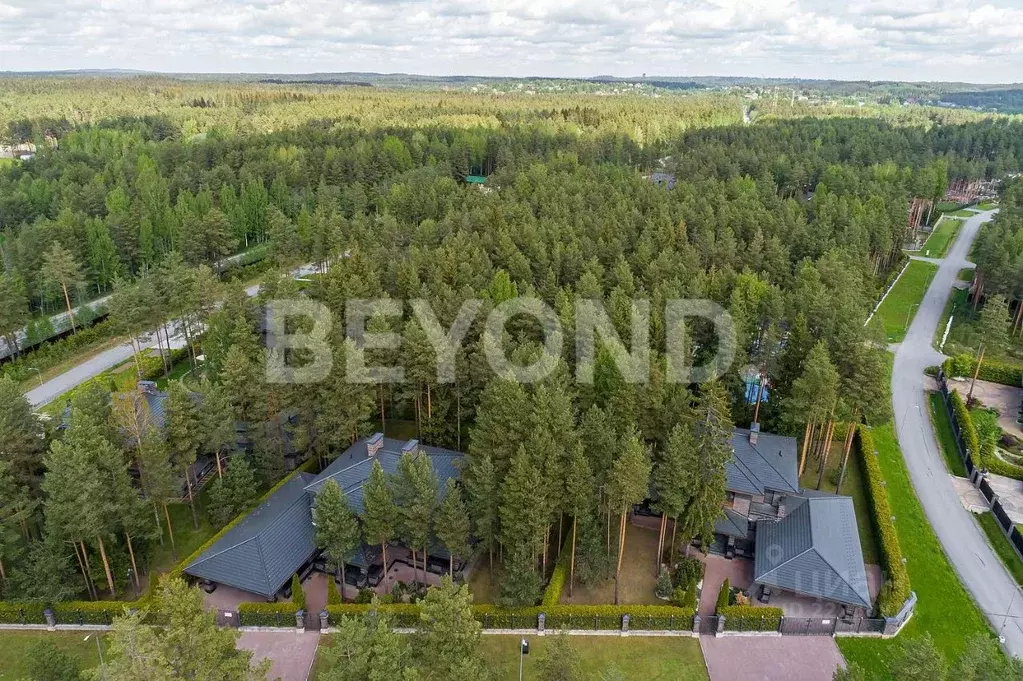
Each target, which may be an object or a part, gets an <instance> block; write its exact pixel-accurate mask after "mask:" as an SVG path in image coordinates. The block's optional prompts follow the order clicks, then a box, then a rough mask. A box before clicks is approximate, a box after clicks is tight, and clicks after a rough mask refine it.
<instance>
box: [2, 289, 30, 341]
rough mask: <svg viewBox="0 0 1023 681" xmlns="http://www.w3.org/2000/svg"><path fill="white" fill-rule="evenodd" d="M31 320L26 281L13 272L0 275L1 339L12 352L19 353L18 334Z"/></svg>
mask: <svg viewBox="0 0 1023 681" xmlns="http://www.w3.org/2000/svg"><path fill="white" fill-rule="evenodd" d="M31 319H32V315H31V313H30V312H29V308H28V293H27V292H26V290H25V280H24V279H22V278H21V277H20V276H18V275H17V274H14V273H11V272H4V273H3V274H0V338H2V339H3V340H4V342H5V343H7V347H8V348H9V349H10V350H11V351H12V352H14V353H17V352H19V347H18V334H19V333H20V332H21V330H22V329H24V328H25V327H26V326H28V323H29V322H30V321H31Z"/></svg>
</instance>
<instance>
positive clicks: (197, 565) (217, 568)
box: [184, 438, 462, 598]
mask: <svg viewBox="0 0 1023 681" xmlns="http://www.w3.org/2000/svg"><path fill="white" fill-rule="evenodd" d="M366 442H367V441H366V440H360V441H359V442H356V443H355V444H354V445H352V446H351V447H349V448H348V449H347V450H346V451H345V452H344V453H343V454H342V455H341V456H339V457H338V458H337V459H335V460H334V461H333V462H332V463H331V464H330V465H329V466H327V468H326V469H324V470H323V472H322V473H320V474H319V475H315V476H314V475H312V474H309V473H299V474H298V475H296V476H295V477H294V478H292V479H291V480H289V481H288V482H287V483H286V484H285V485H283V486H282V487H281V488H280V489H279V490H277V491H276V492H274V494H273V495H272V496H270V498H268V499H267V500H266V501H264V502H263V503H262V504H260V506H259V507H258V508H257V509H256V510H254V511H253V512H252V513H250V514H249V515H248V516H247V517H246V518H245V520H243V521H242V522H241V523H239V524H238V525H236V526H235V527H233V528H231V530H230V531H228V532H227V533H226V534H225V535H224V536H223V537H221V538H220V539H219V540H218V541H217V542H216V543H215V544H214V545H213V546H211V547H210V548H209V549H207V550H206V551H205V552H203V554H202V555H201V556H199V558H197V559H196V560H195V561H194V562H193V563H192V564H191V565H189V566H188V567H186V568H185V570H184V571H185V573H186V574H189V575H192V576H193V577H198V578H200V579H208V580H210V581H212V582H217V583H218V584H227V585H228V586H233V587H236V588H238V589H242V590H244V591H251V592H252V593H257V594H260V595H262V596H265V597H267V598H270V597H272V596H273V595H274V594H276V593H277V592H278V591H279V590H280V588H281V587H282V586H284V584H285V583H286V582H287V581H288V580H289V579H291V575H293V574H294V573H295V572H296V571H297V570H298V569H299V568H301V567H302V565H304V564H305V563H306V562H307V561H309V560H311V559H312V558H313V557H314V556H315V555H316V552H317V547H316V530H315V528H314V527H313V524H312V523H313V520H312V505H313V502H314V500H315V498H316V492H317V491H319V489H320V488H321V487H322V486H323V484H324V483H325V482H326V481H327V480H329V479H334V480H337V482H338V484H339V485H340V487H341V489H342V490H343V491H344V492H345V496H346V497H347V499H348V504H349V506H351V508H352V510H353V511H354V512H356V513H362V494H363V486H364V485H365V483H366V480H367V479H368V478H369V472H370V470H372V467H373V459H374V458H375V459H378V460H379V461H380V464H381V466H382V467H383V469H384V472H385V473H387V474H389V475H393V474H396V473H397V472H398V460H399V459H400V458H401V454H402V448H403V447H404V446H405V445H406V444H407V442H406V441H404V440H394V439H391V438H383V444H382V446H381V448H380V451H379V452H377V454H376V455H375V456H373V457H371V456H370V455H369V451H368V449H367V447H366ZM419 451H420V452H421V453H423V454H426V455H427V456H428V457H429V459H430V463H431V464H432V465H433V470H434V472H435V473H436V474H437V478H438V480H439V482H440V484H439V486H438V498H439V499H440V498H443V495H444V491H445V484H444V483H445V481H446V480H447V479H448V478H455V479H458V477H459V470H458V462H459V461H460V459H461V457H462V455H461V454H459V453H458V452H453V451H451V450H447V449H441V448H439V447H427V446H424V445H420V446H419ZM374 550H379V547H376V548H373V547H363V550H362V551H361V552H360V555H358V556H356V557H354V558H353V561H354V562H353V563H352V564H355V565H359V564H360V561H363V562H365V563H366V564H368V563H369V562H370V561H371V560H373V559H375V558H371V556H372V553H373V551H374ZM443 555H445V556H446V555H447V553H444V554H443Z"/></svg>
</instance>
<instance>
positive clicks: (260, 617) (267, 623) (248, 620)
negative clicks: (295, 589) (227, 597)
mask: <svg viewBox="0 0 1023 681" xmlns="http://www.w3.org/2000/svg"><path fill="white" fill-rule="evenodd" d="M298 610H299V609H298V608H297V607H295V604H294V603H241V604H240V605H239V606H238V624H239V626H243V627H293V626H295V613H297V612H298Z"/></svg>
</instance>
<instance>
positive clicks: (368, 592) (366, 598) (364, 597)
mask: <svg viewBox="0 0 1023 681" xmlns="http://www.w3.org/2000/svg"><path fill="white" fill-rule="evenodd" d="M332 581H333V580H332ZM355 602H356V603H359V604H362V603H372V602H373V589H359V593H357V594H356V595H355Z"/></svg>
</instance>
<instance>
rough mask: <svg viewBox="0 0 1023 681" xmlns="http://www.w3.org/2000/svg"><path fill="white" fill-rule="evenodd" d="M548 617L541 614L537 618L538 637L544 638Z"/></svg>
mask: <svg viewBox="0 0 1023 681" xmlns="http://www.w3.org/2000/svg"><path fill="white" fill-rule="evenodd" d="M546 625H547V615H545V614H544V613H542V612H541V613H540V614H539V615H538V616H537V618H536V635H537V636H543V635H544V634H545V633H546V632H545V629H546Z"/></svg>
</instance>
